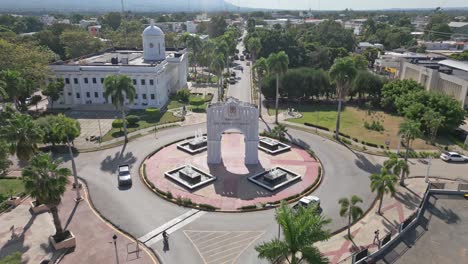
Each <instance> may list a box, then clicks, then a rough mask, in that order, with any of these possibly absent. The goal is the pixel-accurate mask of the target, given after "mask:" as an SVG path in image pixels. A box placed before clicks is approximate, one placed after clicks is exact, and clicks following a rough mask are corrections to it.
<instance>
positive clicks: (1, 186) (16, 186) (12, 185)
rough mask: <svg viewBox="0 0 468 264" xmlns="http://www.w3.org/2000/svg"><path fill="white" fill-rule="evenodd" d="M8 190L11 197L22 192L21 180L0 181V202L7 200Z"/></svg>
mask: <svg viewBox="0 0 468 264" xmlns="http://www.w3.org/2000/svg"><path fill="white" fill-rule="evenodd" d="M10 190H12V191H13V195H15V194H19V193H22V192H24V185H23V181H21V179H0V202H1V201H2V200H3V199H6V198H8V196H9V195H10V194H9V192H10Z"/></svg>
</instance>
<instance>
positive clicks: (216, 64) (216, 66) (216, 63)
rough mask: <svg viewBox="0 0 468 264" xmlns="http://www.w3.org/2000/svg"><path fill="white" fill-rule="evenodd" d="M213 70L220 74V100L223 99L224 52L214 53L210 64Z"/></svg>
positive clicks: (217, 74)
mask: <svg viewBox="0 0 468 264" xmlns="http://www.w3.org/2000/svg"><path fill="white" fill-rule="evenodd" d="M210 69H211V71H212V72H213V73H214V74H216V76H218V102H221V101H222V95H223V93H222V91H221V84H222V83H223V69H224V56H223V54H220V53H218V54H216V55H214V57H213V59H212V60H211V64H210Z"/></svg>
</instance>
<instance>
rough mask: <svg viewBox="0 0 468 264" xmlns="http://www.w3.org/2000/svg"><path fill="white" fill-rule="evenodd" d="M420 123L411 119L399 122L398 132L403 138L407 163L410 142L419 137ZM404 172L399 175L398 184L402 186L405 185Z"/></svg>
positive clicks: (406, 161)
mask: <svg viewBox="0 0 468 264" xmlns="http://www.w3.org/2000/svg"><path fill="white" fill-rule="evenodd" d="M420 127H421V123H419V122H416V121H412V120H406V121H405V122H403V123H401V124H400V130H399V134H400V135H401V136H402V137H403V138H404V139H405V148H406V151H405V163H408V153H409V150H410V148H411V145H412V142H413V141H414V140H415V139H416V138H418V137H421V135H422V133H421V130H420ZM405 174H406V173H405V172H404V171H403V173H402V174H401V177H400V185H401V186H404V185H405Z"/></svg>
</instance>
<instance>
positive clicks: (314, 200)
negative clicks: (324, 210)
mask: <svg viewBox="0 0 468 264" xmlns="http://www.w3.org/2000/svg"><path fill="white" fill-rule="evenodd" d="M311 205H315V206H317V208H318V209H319V208H320V198H318V197H317V196H314V195H309V196H305V197H302V198H301V199H300V200H299V202H297V204H295V205H294V206H293V208H295V209H297V208H299V206H304V207H309V206H311Z"/></svg>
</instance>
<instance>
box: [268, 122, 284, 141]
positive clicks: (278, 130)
mask: <svg viewBox="0 0 468 264" xmlns="http://www.w3.org/2000/svg"><path fill="white" fill-rule="evenodd" d="M287 132H288V129H287V128H286V126H285V125H283V124H277V125H276V126H275V127H274V128H273V129H272V130H271V133H272V134H273V135H275V137H277V138H278V139H279V140H284V139H285V138H286V133H287Z"/></svg>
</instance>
